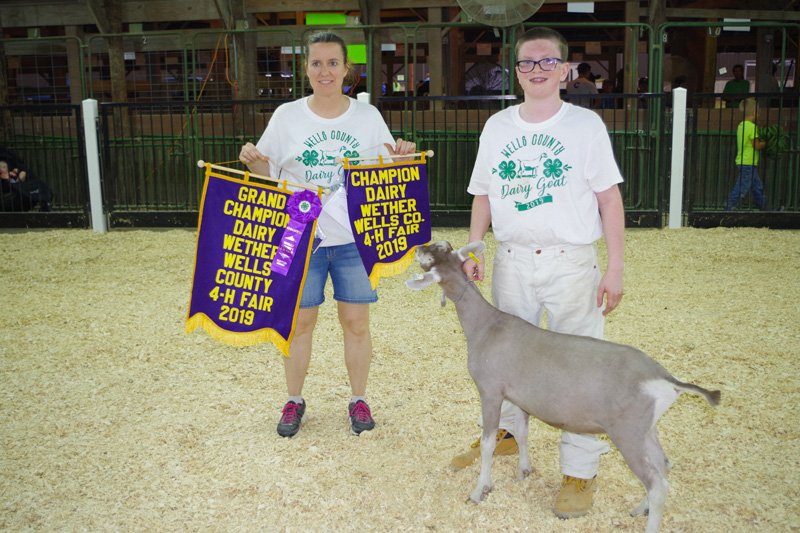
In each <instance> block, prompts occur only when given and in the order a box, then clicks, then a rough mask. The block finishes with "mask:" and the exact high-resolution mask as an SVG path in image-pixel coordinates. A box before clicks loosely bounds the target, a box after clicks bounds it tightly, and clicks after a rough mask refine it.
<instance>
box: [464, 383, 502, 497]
mask: <svg viewBox="0 0 800 533" xmlns="http://www.w3.org/2000/svg"><path fill="white" fill-rule="evenodd" d="M502 401H503V398H502V397H501V396H500V395H497V397H496V398H492V399H489V398H487V397H486V395H484V394H481V414H482V416H483V433H481V473H480V475H479V476H478V485H477V486H476V487H475V490H473V491H472V493H471V494H470V495H469V499H470V500H472V501H473V502H475V503H478V502H480V501H482V500H483V499H484V498H486V495H487V494H489V492H491V490H492V455H494V449H495V447H496V446H497V441H496V439H497V429H498V427H499V425H500V404H501V403H502Z"/></svg>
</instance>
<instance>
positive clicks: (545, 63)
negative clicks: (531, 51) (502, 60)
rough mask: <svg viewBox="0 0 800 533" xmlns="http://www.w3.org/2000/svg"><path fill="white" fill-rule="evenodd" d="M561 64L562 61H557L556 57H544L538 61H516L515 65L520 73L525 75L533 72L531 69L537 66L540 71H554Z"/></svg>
mask: <svg viewBox="0 0 800 533" xmlns="http://www.w3.org/2000/svg"><path fill="white" fill-rule="evenodd" d="M563 62H564V60H563V59H559V58H557V57H545V58H544V59H540V60H539V61H534V60H532V59H523V60H522V61H517V62H516V65H517V69H519V71H520V72H522V73H523V74H527V73H528V72H533V69H535V68H536V65H539V68H540V69H542V70H555V69H556V66H557V65H558V64H559V63H563Z"/></svg>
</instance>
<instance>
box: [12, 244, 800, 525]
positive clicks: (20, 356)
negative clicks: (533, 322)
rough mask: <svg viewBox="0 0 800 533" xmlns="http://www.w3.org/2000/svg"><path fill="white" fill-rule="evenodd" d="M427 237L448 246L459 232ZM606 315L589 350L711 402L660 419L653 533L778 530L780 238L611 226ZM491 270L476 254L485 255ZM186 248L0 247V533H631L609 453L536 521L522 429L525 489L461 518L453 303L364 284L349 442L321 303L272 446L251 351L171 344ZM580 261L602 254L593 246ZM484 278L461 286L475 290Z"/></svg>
mask: <svg viewBox="0 0 800 533" xmlns="http://www.w3.org/2000/svg"><path fill="white" fill-rule="evenodd" d="M434 239H447V240H450V241H451V242H453V244H454V245H455V246H460V245H463V244H465V243H466V239H467V231H466V230H465V229H437V230H435V231H434ZM626 242H627V248H626V272H625V282H626V289H625V293H626V295H625V298H624V299H623V302H622V305H621V306H620V307H619V308H618V309H617V310H616V311H615V312H614V313H612V314H611V315H610V316H609V319H608V322H607V327H606V336H607V338H609V339H610V340H614V341H617V342H622V343H626V344H633V345H635V346H638V347H640V348H642V349H644V350H645V351H647V352H648V353H649V354H650V355H652V356H653V357H654V358H656V359H657V360H659V361H661V362H662V363H663V364H664V365H665V366H666V367H667V368H668V369H670V370H671V371H672V372H673V373H674V374H675V375H677V376H679V377H682V378H684V379H687V380H690V381H692V382H695V383H697V384H700V385H702V386H705V387H708V388H719V389H721V390H722V392H723V403H722V405H721V406H720V407H718V408H717V409H712V408H710V407H708V406H707V405H706V404H705V403H704V402H703V401H702V400H701V399H699V398H694V397H690V396H684V397H682V398H681V399H680V400H679V401H678V402H676V404H675V405H674V406H673V407H672V408H671V409H670V410H669V411H668V412H667V413H666V414H665V416H664V417H663V418H662V419H661V422H660V424H659V426H660V435H661V441H662V443H663V445H664V448H665V450H666V451H667V454H668V455H669V456H670V458H671V459H672V461H673V463H674V468H673V470H672V472H671V475H670V494H669V498H668V500H667V507H666V515H665V518H664V524H663V530H664V531H680V532H715V533H716V532H719V531H742V532H750V531H792V530H794V531H798V530H800V503H798V502H800V484H798V483H797V473H798V472H799V471H800V465H799V464H798V462H799V461H800V459H798V458H800V419H799V418H798V405H800V380H798V374H797V370H796V360H797V356H798V353H799V352H800V329H799V328H798V324H800V308H799V307H800V306H798V300H800V293H799V292H798V291H799V290H800V232H796V231H769V230H762V229H714V230H694V229H682V230H629V231H628V232H627V236H626ZM488 245H489V249H490V254H492V255H493V250H494V247H495V244H494V242H493V241H492V239H491V237H489V238H488ZM194 246H195V234H194V232H192V231H187V230H170V231H163V232H159V231H114V232H111V233H108V234H105V235H99V234H96V233H93V232H91V231H88V230H64V231H44V232H25V233H4V234H0V254H2V258H3V265H4V268H3V270H4V275H3V288H2V294H1V295H0V308H2V313H3V318H2V320H3V327H2V329H1V330H0V352H1V354H0V372H2V373H0V406H1V407H0V446H1V447H2V448H1V449H2V454H0V474H1V475H0V530H9V531H21V530H39V531H224V532H228V531H365V530H366V531H429V530H430V531H459V532H460V531H535V532H540V531H541V532H550V531H561V532H572V531H581V532H584V531H643V530H644V525H645V521H646V519H645V518H644V517H638V518H632V517H630V516H629V512H630V511H631V510H632V508H633V507H635V505H636V504H637V503H638V502H639V500H640V498H641V496H642V494H643V489H642V488H641V486H640V484H639V482H638V481H637V480H636V478H635V477H634V476H633V475H632V474H631V472H630V471H629V470H628V469H627V467H626V466H625V465H624V463H623V461H622V458H621V457H620V455H619V453H618V452H616V451H615V450H613V451H612V452H611V453H609V454H606V455H605V456H604V457H603V459H602V461H601V472H600V480H601V481H600V488H599V491H598V492H597V494H596V497H595V506H594V508H593V509H592V510H591V512H590V514H589V515H588V516H587V517H585V518H580V519H574V520H569V521H559V520H558V519H556V518H555V517H554V516H553V514H552V510H551V508H552V502H553V498H554V496H555V494H556V492H557V490H558V488H559V485H560V476H559V472H558V456H557V450H558V445H557V443H558V440H559V433H558V432H557V431H555V430H553V429H551V428H549V427H547V426H544V425H543V424H541V423H539V422H532V424H531V427H532V429H531V439H530V441H529V444H530V446H531V447H532V449H533V453H532V462H533V466H534V469H535V472H534V474H533V475H532V476H531V477H529V478H528V479H527V480H525V481H523V482H518V481H517V480H516V479H515V473H516V456H514V457H499V458H495V460H494V466H495V468H494V472H493V473H494V491H493V492H492V493H491V495H490V496H489V498H488V500H487V501H485V502H483V503H482V504H480V505H477V506H476V505H473V504H468V503H465V500H466V498H467V495H468V493H469V492H470V491H471V490H472V488H473V486H474V484H475V483H476V481H477V476H478V466H477V465H475V466H472V467H469V468H467V469H465V470H463V471H458V472H457V471H453V470H451V469H450V467H449V462H450V459H451V457H452V456H453V455H454V454H456V453H460V452H462V451H464V449H465V448H466V447H467V446H468V445H469V444H470V443H471V442H473V441H474V440H475V439H476V438H477V436H478V431H479V430H478V426H477V425H476V418H477V415H478V412H479V400H478V395H477V392H476V390H475V387H474V385H473V383H472V381H471V379H470V377H469V375H468V373H467V367H466V348H465V341H464V337H463V334H462V332H461V330H460V326H459V324H458V322H457V319H456V316H455V313H454V309H453V306H452V304H449V303H448V305H447V307H445V308H444V309H442V308H441V307H440V305H439V292H438V291H437V290H436V289H435V288H433V287H431V288H429V289H427V290H425V291H420V292H417V291H411V290H408V289H407V288H406V287H405V286H404V285H403V281H404V280H405V279H407V278H408V277H410V276H411V275H412V274H414V273H416V272H418V271H419V267H418V265H414V266H412V267H411V268H410V269H409V271H408V272H407V273H406V274H403V275H400V276H396V277H394V278H388V279H383V280H382V281H381V286H380V287H379V292H380V297H381V300H380V302H379V303H378V304H376V305H374V306H373V307H372V331H373V339H374V349H375V350H374V351H375V357H374V362H373V367H372V373H371V377H370V384H369V391H368V395H369V400H370V402H371V405H372V408H373V414H374V415H375V418H376V420H377V423H378V426H377V428H376V429H375V430H374V431H372V432H369V433H365V434H363V435H362V436H361V437H360V438H356V437H352V436H350V435H349V430H348V423H347V402H348V400H349V386H348V381H347V374H346V371H345V367H344V362H343V358H342V341H341V331H340V328H339V326H338V322H337V319H336V315H335V306H334V305H332V304H331V300H330V293H329V294H328V298H329V301H328V303H326V304H325V305H323V307H322V311H321V314H320V319H319V324H318V327H317V333H316V337H315V348H314V357H313V360H312V366H311V368H310V370H309V375H308V379H307V382H306V387H305V390H304V393H305V396H306V399H307V402H308V416H309V419H308V422H307V423H306V425H305V426H304V428H303V429H302V431H301V432H300V433H299V435H298V436H297V437H296V438H294V439H288V440H287V439H282V438H280V437H278V436H277V434H276V433H275V424H276V422H277V419H278V417H279V414H280V408H281V407H282V404H283V402H284V401H285V394H286V393H285V383H284V378H283V366H282V361H281V357H282V356H281V355H280V354H279V353H278V351H277V350H276V349H275V348H274V347H273V346H272V345H260V346H255V347H250V348H233V347H228V346H225V345H222V344H219V343H217V342H215V341H213V340H212V339H211V338H210V337H209V336H208V335H206V334H205V333H203V332H202V331H200V330H198V331H195V332H194V333H192V334H189V335H186V334H184V332H183V328H184V320H185V315H186V309H187V305H188V296H189V290H190V278H191V273H192V266H193V259H194ZM600 250H601V256H602V255H603V247H602V246H601V247H600ZM488 289H489V283H484V284H483V285H482V290H484V292H485V293H486V294H488Z"/></svg>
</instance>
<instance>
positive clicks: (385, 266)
mask: <svg viewBox="0 0 800 533" xmlns="http://www.w3.org/2000/svg"><path fill="white" fill-rule="evenodd" d="M416 250H417V247H416V246H412V247H411V249H410V250H409V251H408V252H407V253H406V255H404V256H403V257H401V258H400V259H398V260H397V261H395V262H394V263H375V266H374V267H372V273H370V275H369V282H370V283H371V284H372V289H373V290H375V289H376V288H377V287H378V281H380V279H381V278H382V277H387V278H390V277H392V276H396V275H398V274H402V273H403V272H405V270H406V269H407V268H408V267H409V266H411V263H413V262H414V252H416Z"/></svg>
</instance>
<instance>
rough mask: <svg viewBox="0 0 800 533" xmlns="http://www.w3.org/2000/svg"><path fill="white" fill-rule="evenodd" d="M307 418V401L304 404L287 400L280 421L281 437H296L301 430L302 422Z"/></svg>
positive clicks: (279, 433)
mask: <svg viewBox="0 0 800 533" xmlns="http://www.w3.org/2000/svg"><path fill="white" fill-rule="evenodd" d="M305 419H306V401H305V400H303V403H302V404H297V403H295V402H286V405H284V406H283V414H282V415H281V421H280V422H278V435H280V436H281V437H294V436H295V435H297V432H298V431H300V423H301V422H304V421H305Z"/></svg>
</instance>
